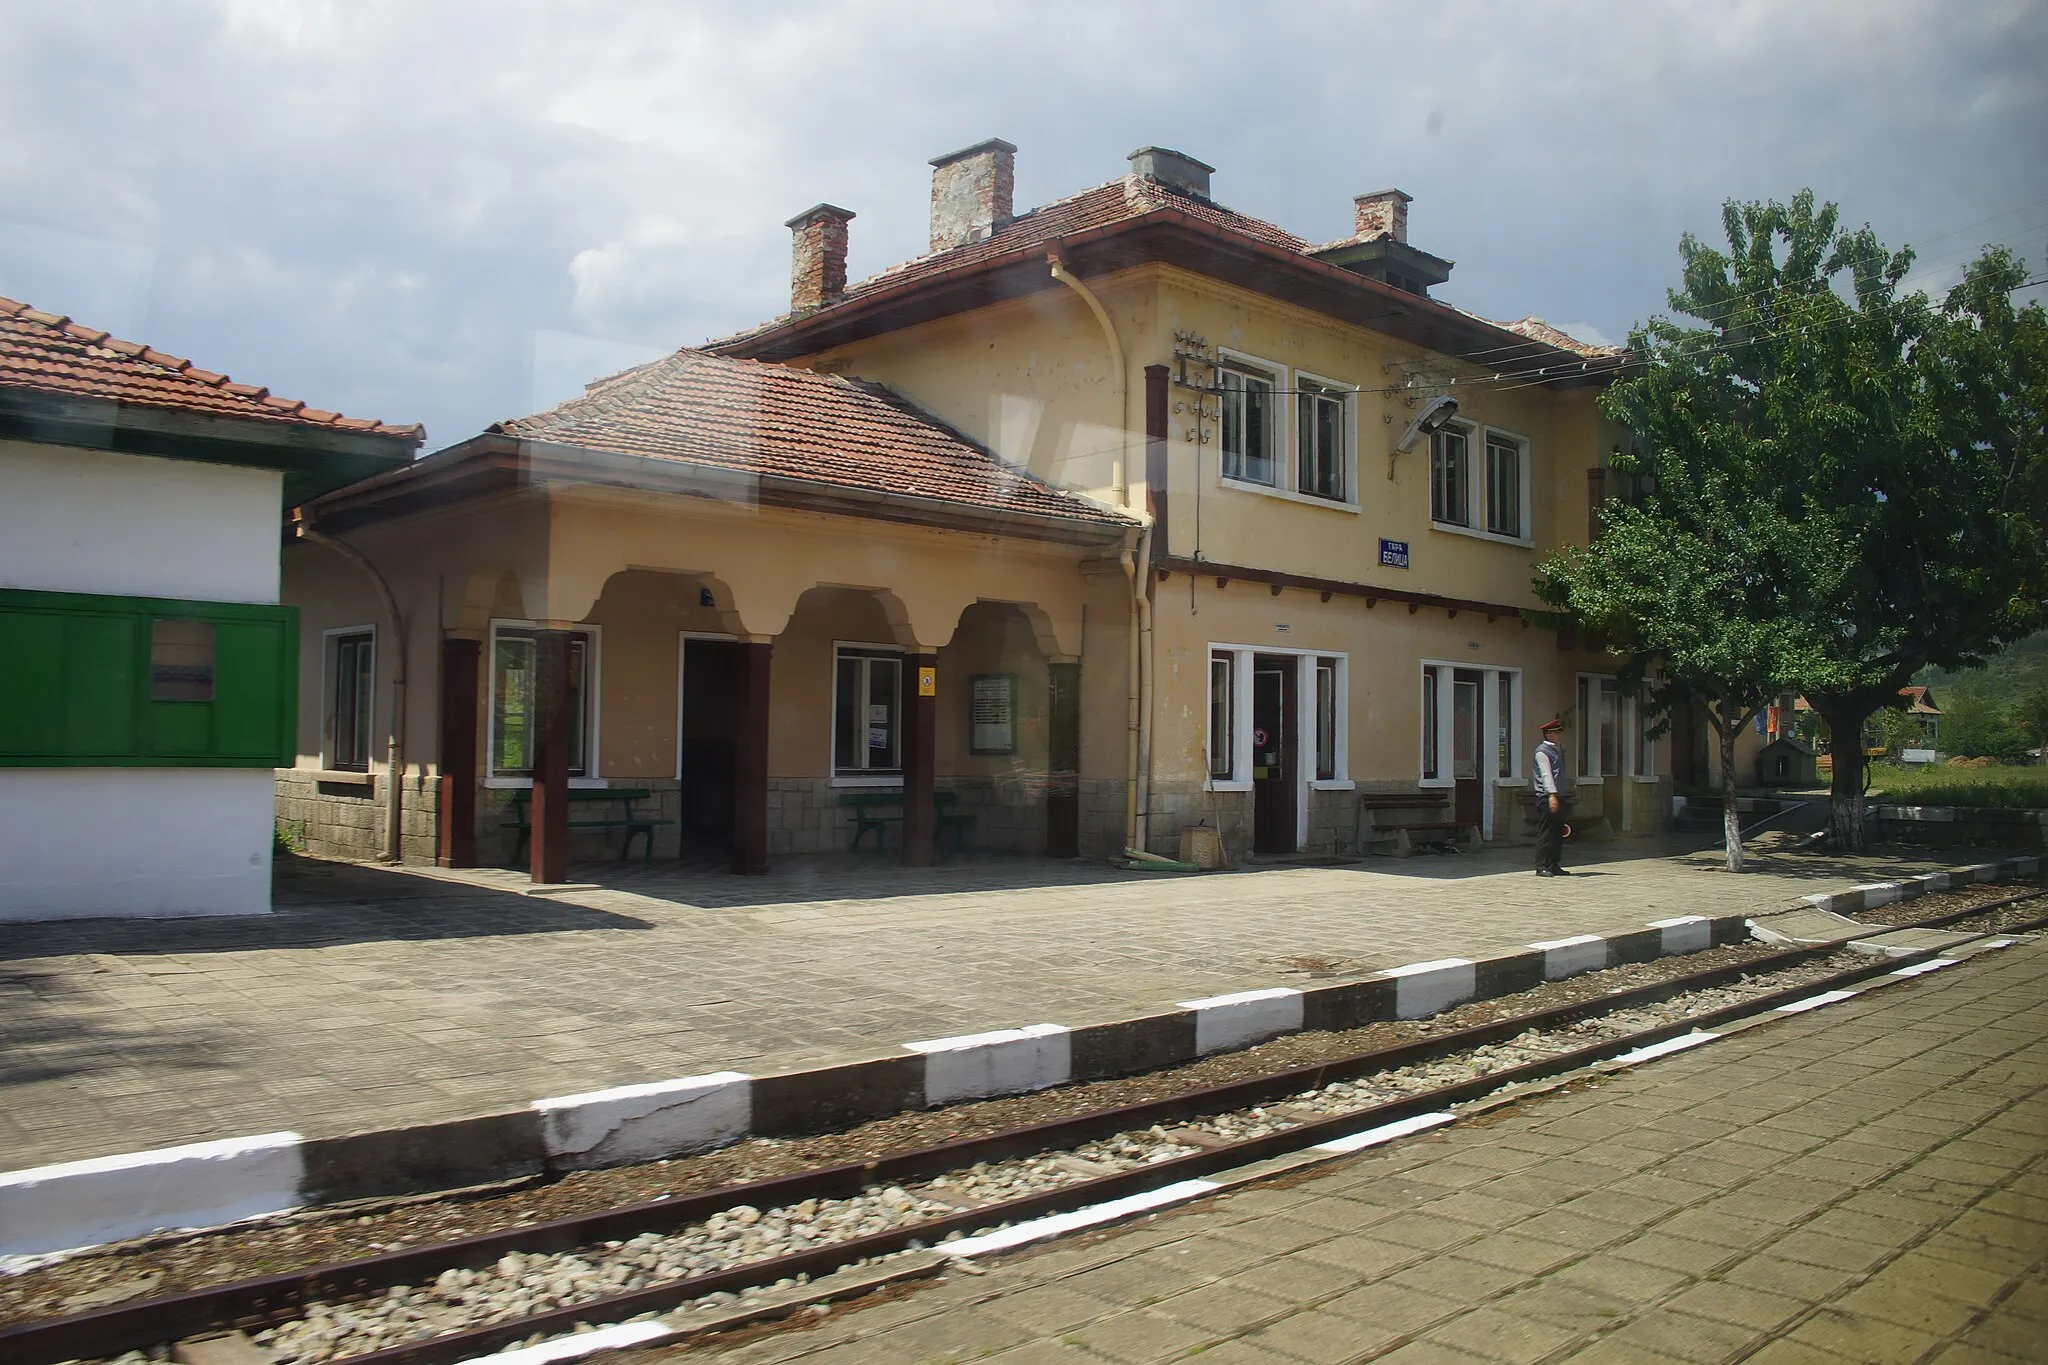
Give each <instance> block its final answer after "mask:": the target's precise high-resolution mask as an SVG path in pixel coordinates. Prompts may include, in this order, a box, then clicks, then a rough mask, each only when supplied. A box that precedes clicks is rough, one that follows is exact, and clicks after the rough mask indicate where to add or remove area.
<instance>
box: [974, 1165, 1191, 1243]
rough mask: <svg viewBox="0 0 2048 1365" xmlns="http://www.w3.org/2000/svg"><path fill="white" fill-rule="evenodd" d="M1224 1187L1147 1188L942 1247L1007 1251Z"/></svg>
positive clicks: (1184, 1184) (1179, 1185)
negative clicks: (1119, 1197) (1143, 1190)
mask: <svg viewBox="0 0 2048 1365" xmlns="http://www.w3.org/2000/svg"><path fill="white" fill-rule="evenodd" d="M1222 1188H1223V1187H1222V1186H1221V1185H1219V1184H1217V1183H1216V1182H1215V1181H1213V1180H1183V1181H1180V1182H1179V1183H1177V1184H1173V1185H1165V1186H1162V1187H1160V1188H1159V1189H1156V1190H1147V1191H1145V1192H1144V1193H1143V1194H1133V1195H1126V1196H1125V1197H1124V1198H1122V1199H1111V1200H1109V1201H1107V1202H1106V1203H1101V1204H1091V1205H1090V1206H1088V1207H1087V1208H1085V1209H1075V1210H1074V1211H1073V1212H1072V1213H1056V1214H1053V1215H1052V1216H1051V1217H1049V1218H1034V1219H1032V1220H1031V1221H1030V1222H1028V1223H1017V1224H1013V1225H1012V1226H1010V1227H1006V1228H1002V1229H999V1230H998V1231H995V1232H991V1233H987V1234H985V1235H983V1236H980V1237H963V1238H961V1239H960V1240H959V1241H957V1242H943V1243H941V1244H940V1245H939V1248H938V1249H939V1250H940V1251H943V1252H945V1253H946V1254H947V1255H948V1256H958V1257H960V1258H961V1259H963V1260H964V1259H966V1258H967V1257H969V1256H986V1255H987V1254H988V1253H989V1252H991V1251H1007V1250H1008V1249H1009V1248H1011V1247H1015V1246H1023V1245H1024V1244H1025V1243H1026V1242H1042V1241H1044V1240H1045V1239H1046V1238H1048V1237H1061V1236H1064V1235H1066V1234H1067V1233H1069V1232H1075V1231H1078V1230H1080V1229H1081V1228H1087V1227H1094V1226H1095V1225H1096V1224H1098V1223H1110V1222H1114V1221H1116V1220H1117V1219H1119V1218H1128V1217H1130V1216H1131V1215H1132V1214H1134V1213H1144V1212H1145V1211H1146V1210H1148V1209H1163V1208H1165V1207H1166V1206H1167V1205H1169V1204H1185V1203H1186V1202H1187V1201H1188V1200H1190V1199H1199V1198H1201V1197H1202V1196H1203V1195H1205V1194H1211V1193H1214V1192H1215V1191H1217V1190H1220V1189H1222Z"/></svg>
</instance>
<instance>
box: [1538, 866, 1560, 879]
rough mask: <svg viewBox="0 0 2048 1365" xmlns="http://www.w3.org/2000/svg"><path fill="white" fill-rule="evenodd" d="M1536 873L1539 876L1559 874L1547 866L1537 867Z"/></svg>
mask: <svg viewBox="0 0 2048 1365" xmlns="http://www.w3.org/2000/svg"><path fill="white" fill-rule="evenodd" d="M1536 875H1537V876H1539V877H1555V876H1556V875H1557V874H1556V873H1555V872H1552V871H1551V870H1550V869H1549V868H1547V867H1539V868H1537V869H1536Z"/></svg>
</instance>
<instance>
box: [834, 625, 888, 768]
mask: <svg viewBox="0 0 2048 1365" xmlns="http://www.w3.org/2000/svg"><path fill="white" fill-rule="evenodd" d="M902 716H903V654H902V651H900V650H895V649H889V648H887V647H885V646H880V645H840V646H838V648H837V649H836V650H835V651H834V655H833V671H832V772H833V775H834V776H836V777H880V776H899V775H901V773H902V772H903V725H902Z"/></svg>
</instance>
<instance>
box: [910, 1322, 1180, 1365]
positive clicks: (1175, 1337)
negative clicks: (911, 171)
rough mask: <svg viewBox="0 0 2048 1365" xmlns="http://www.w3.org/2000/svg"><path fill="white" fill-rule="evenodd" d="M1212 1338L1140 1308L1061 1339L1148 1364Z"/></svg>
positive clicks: (1137, 1364) (1139, 1364) (1132, 1363)
mask: <svg viewBox="0 0 2048 1365" xmlns="http://www.w3.org/2000/svg"><path fill="white" fill-rule="evenodd" d="M1212 1335H1213V1334H1212V1333H1210V1332H1207V1331H1205V1330H1203V1329H1201V1328H1198V1327H1190V1326H1189V1325H1188V1324H1186V1323H1184V1322H1176V1321H1175V1320H1174V1319H1172V1318H1170V1317H1167V1316H1166V1315H1165V1314H1164V1313H1159V1312H1154V1311H1152V1310H1150V1309H1140V1310H1138V1311H1135V1312H1129V1313H1120V1314H1118V1315H1117V1316H1115V1317H1111V1318H1104V1319H1103V1320H1102V1321H1101V1322H1097V1323H1091V1324H1090V1325H1089V1326H1087V1327H1082V1328H1079V1329H1077V1330H1075V1331H1072V1332H1066V1333H1063V1334H1062V1335H1061V1339H1062V1340H1063V1341H1067V1342H1070V1343H1072V1344H1073V1345H1076V1346H1081V1347H1084V1348H1085V1349H1087V1350H1090V1351H1093V1352H1095V1353H1096V1354H1097V1355H1101V1356H1106V1357H1108V1358H1109V1359H1111V1360H1115V1361H1122V1362H1127V1365H1150V1362H1152V1361H1156V1360H1172V1359H1174V1358H1175V1357H1177V1356H1179V1355H1181V1354H1183V1353H1184V1352H1186V1351H1187V1350H1189V1349H1190V1348H1191V1347H1195V1346H1199V1345H1202V1344H1203V1343H1205V1342H1207V1341H1209V1340H1210V1339H1211V1337H1212ZM906 1358H909V1359H915V1357H906Z"/></svg>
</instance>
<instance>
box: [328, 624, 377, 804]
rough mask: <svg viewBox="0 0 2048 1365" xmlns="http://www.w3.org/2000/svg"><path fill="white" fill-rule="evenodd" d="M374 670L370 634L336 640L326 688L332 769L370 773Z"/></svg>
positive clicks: (359, 634)
mask: <svg viewBox="0 0 2048 1365" xmlns="http://www.w3.org/2000/svg"><path fill="white" fill-rule="evenodd" d="M375 668H376V661H375V648H374V637H373V636H372V634H371V633H370V632H369V631H366V630H365V631H358V632H356V633H353V634H349V635H337V636H335V637H334V664H333V669H334V671H333V673H332V674H331V675H330V676H329V680H328V686H327V696H328V708H329V709H328V716H327V723H328V727H329V729H328V734H329V740H328V753H327V764H328V766H329V767H331V768H335V769H338V770H340V771H342V772H356V773H360V772H367V771H369V767H370V713H371V709H372V699H373V698H374V696H375V689H374V686H373V683H372V678H373V676H374V673H375Z"/></svg>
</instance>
